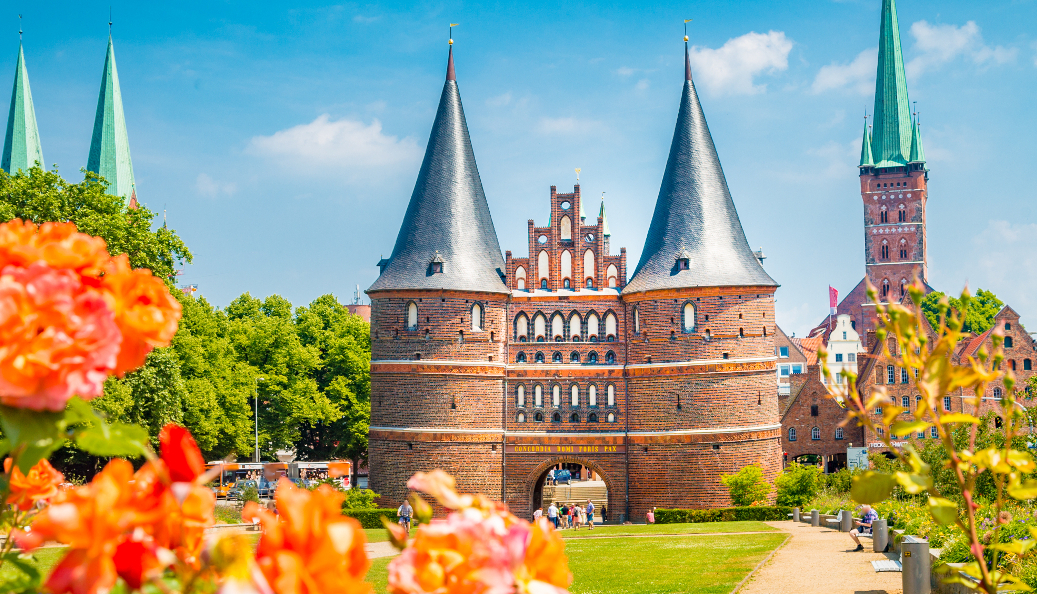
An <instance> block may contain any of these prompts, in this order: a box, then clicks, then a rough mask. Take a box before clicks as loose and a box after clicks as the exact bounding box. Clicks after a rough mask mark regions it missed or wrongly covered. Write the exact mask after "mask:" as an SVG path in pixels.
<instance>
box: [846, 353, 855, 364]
mask: <svg viewBox="0 0 1037 594" xmlns="http://www.w3.org/2000/svg"><path fill="white" fill-rule="evenodd" d="M846 360H847V361H849V362H850V363H856V362H857V353H848V354H847V355H846Z"/></svg>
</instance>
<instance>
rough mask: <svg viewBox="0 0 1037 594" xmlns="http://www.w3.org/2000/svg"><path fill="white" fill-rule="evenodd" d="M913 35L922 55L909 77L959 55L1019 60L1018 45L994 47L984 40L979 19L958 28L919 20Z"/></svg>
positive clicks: (909, 67)
mask: <svg viewBox="0 0 1037 594" xmlns="http://www.w3.org/2000/svg"><path fill="white" fill-rule="evenodd" d="M911 36H912V37H914V38H915V46H914V50H915V52H917V53H918V56H917V57H915V58H914V59H912V60H911V61H910V62H908V63H907V66H906V68H907V73H908V75H909V76H912V77H914V76H918V75H920V74H922V73H923V72H925V71H926V70H931V69H933V68H938V67H940V66H942V65H944V64H946V63H948V62H950V61H952V60H954V59H956V58H958V57H964V58H966V59H969V60H971V61H972V62H973V63H975V64H978V65H983V64H987V63H994V64H1004V63H1005V62H1010V61H1012V60H1014V59H1015V56H1016V54H1017V53H1018V52H1017V50H1016V48H1006V47H1004V46H1001V45H998V46H995V47H990V46H988V45H986V44H984V43H983V34H982V33H981V32H980V30H979V25H977V24H976V22H975V21H969V22H967V23H965V24H964V25H962V26H960V27H957V26H955V25H930V24H929V23H928V22H926V21H918V22H917V23H914V24H912V25H911Z"/></svg>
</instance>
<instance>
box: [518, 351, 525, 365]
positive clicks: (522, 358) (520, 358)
mask: <svg viewBox="0 0 1037 594" xmlns="http://www.w3.org/2000/svg"><path fill="white" fill-rule="evenodd" d="M515 362H516V363H525V362H526V354H525V353H519V354H518V355H516V356H515Z"/></svg>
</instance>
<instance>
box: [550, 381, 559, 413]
mask: <svg viewBox="0 0 1037 594" xmlns="http://www.w3.org/2000/svg"><path fill="white" fill-rule="evenodd" d="M551 406H553V407H555V408H559V407H561V406H562V387H561V386H559V385H558V384H555V385H554V386H552V387H551Z"/></svg>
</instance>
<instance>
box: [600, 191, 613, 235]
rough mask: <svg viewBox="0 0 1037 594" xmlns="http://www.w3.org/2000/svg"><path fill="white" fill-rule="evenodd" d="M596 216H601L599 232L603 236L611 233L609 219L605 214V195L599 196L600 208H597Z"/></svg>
mask: <svg viewBox="0 0 1037 594" xmlns="http://www.w3.org/2000/svg"><path fill="white" fill-rule="evenodd" d="M598 216H599V217H601V234H602V235H604V236H605V237H609V236H611V235H612V230H611V229H609V219H608V217H606V216H605V196H604V195H603V196H602V197H601V208H599V209H598Z"/></svg>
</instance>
